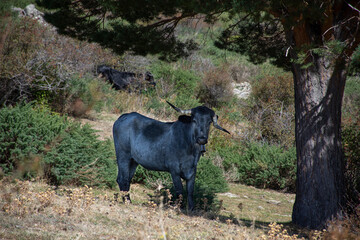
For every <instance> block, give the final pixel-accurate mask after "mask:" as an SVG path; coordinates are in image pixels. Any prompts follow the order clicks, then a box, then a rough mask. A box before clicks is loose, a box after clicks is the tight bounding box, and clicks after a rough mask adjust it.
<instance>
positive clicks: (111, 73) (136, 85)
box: [96, 65, 156, 91]
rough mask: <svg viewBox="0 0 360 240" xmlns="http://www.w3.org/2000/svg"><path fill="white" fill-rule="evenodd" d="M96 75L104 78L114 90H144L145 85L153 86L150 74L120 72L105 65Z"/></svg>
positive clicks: (101, 66) (98, 69)
mask: <svg viewBox="0 0 360 240" xmlns="http://www.w3.org/2000/svg"><path fill="white" fill-rule="evenodd" d="M96 73H97V74H98V75H101V76H102V77H105V78H106V79H107V80H108V81H109V82H110V83H111V84H112V85H113V88H115V89H116V90H128V91H131V90H133V89H135V90H146V85H151V86H155V85H156V83H155V80H154V77H153V75H152V74H151V73H150V72H146V73H144V74H143V73H139V74H137V73H133V72H121V71H118V70H115V69H113V68H110V67H107V66H105V65H100V66H98V67H97V69H96Z"/></svg>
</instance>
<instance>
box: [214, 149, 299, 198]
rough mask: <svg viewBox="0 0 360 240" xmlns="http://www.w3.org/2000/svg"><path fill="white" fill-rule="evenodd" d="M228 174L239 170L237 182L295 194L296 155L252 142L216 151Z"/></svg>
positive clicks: (289, 150)
mask: <svg viewBox="0 0 360 240" xmlns="http://www.w3.org/2000/svg"><path fill="white" fill-rule="evenodd" d="M217 152H218V154H219V155H220V156H221V157H222V158H223V159H224V161H223V166H224V170H225V171H229V170H232V168H236V170H237V181H239V182H240V183H244V184H247V185H251V186H255V187H261V188H271V189H275V190H280V189H281V190H286V191H290V192H293V191H294V190H295V176H296V151H295V148H290V149H288V150H284V149H283V148H281V147H278V146H275V145H269V144H266V143H263V144H262V143H257V142H249V143H248V144H246V145H244V146H240V145H236V144H233V145H231V146H228V147H225V148H219V149H217Z"/></svg>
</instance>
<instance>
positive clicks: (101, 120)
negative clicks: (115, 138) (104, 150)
mask: <svg viewBox="0 0 360 240" xmlns="http://www.w3.org/2000/svg"><path fill="white" fill-rule="evenodd" d="M119 116H120V115H119V114H113V113H105V112H102V113H91V114H89V115H88V118H76V119H74V121H78V122H80V123H81V125H85V124H89V125H90V126H91V128H93V129H95V130H97V132H96V135H98V139H99V140H106V139H112V127H113V124H114V122H115V121H116V119H118V117H119Z"/></svg>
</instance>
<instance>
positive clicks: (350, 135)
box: [341, 121, 360, 201]
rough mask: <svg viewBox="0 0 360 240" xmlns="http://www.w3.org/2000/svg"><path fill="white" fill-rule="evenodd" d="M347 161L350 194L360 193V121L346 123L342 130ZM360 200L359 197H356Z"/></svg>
mask: <svg viewBox="0 0 360 240" xmlns="http://www.w3.org/2000/svg"><path fill="white" fill-rule="evenodd" d="M341 136H342V141H343V148H344V155H345V162H346V176H347V179H348V181H349V184H350V186H349V188H350V192H349V194H350V195H352V194H353V193H354V189H355V190H356V191H357V194H359V193H360V121H359V122H358V123H352V124H349V125H344V126H343V127H342V131H341ZM356 200H357V201H359V199H356Z"/></svg>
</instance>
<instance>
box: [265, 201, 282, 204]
mask: <svg viewBox="0 0 360 240" xmlns="http://www.w3.org/2000/svg"><path fill="white" fill-rule="evenodd" d="M266 202H267V203H270V204H274V205H279V204H280V203H281V201H277V200H267V201H266Z"/></svg>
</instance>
